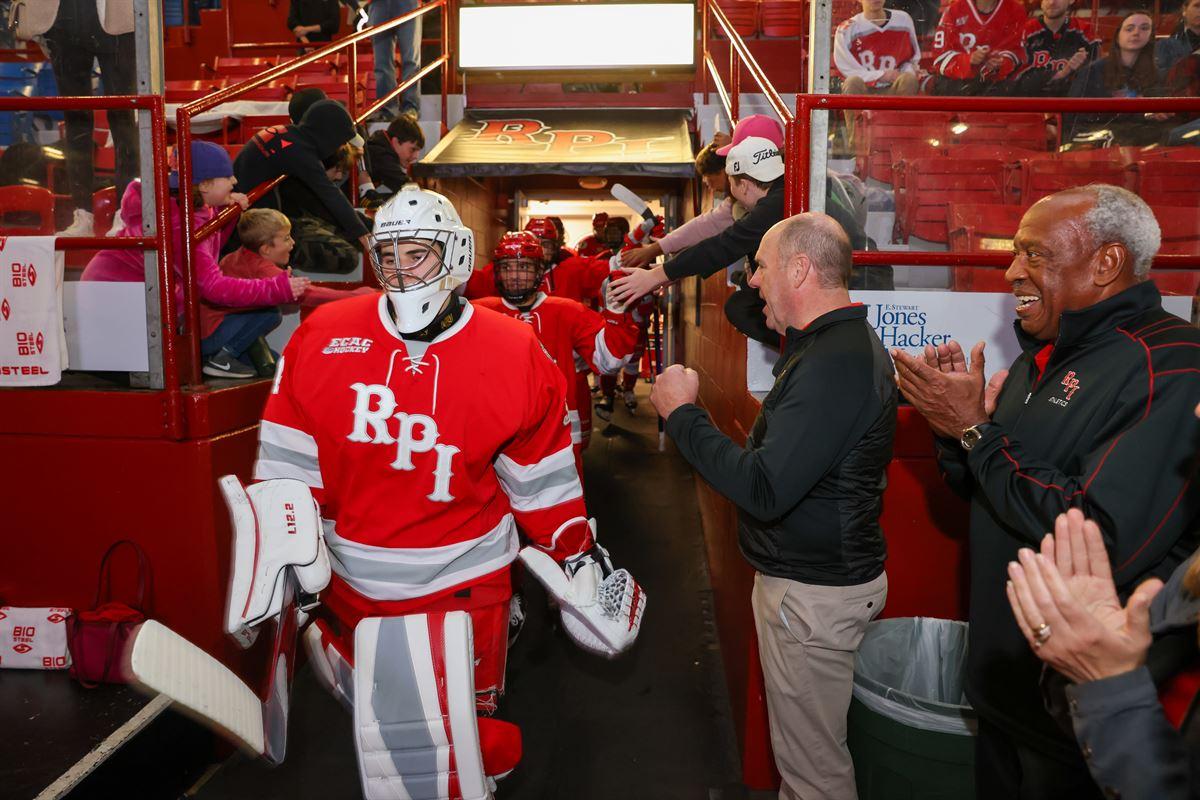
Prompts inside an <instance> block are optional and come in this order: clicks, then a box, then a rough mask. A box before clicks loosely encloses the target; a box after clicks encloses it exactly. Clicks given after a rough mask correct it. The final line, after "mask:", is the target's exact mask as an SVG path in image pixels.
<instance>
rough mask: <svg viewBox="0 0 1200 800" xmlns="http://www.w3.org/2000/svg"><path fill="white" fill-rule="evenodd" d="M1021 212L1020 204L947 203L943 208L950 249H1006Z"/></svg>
mask: <svg viewBox="0 0 1200 800" xmlns="http://www.w3.org/2000/svg"><path fill="white" fill-rule="evenodd" d="M1025 211H1026V208H1025V207H1024V206H1014V205H1002V204H997V203H951V204H950V205H948V206H947V207H946V227H947V230H948V240H949V244H950V250H951V251H953V252H956V253H970V252H988V251H995V250H1000V251H1004V252H1007V251H1008V249H1009V248H1010V247H1012V239H1013V237H1014V236H1016V234H1017V227H1018V226H1019V225H1020V224H1021V217H1022V216H1024V215H1025Z"/></svg>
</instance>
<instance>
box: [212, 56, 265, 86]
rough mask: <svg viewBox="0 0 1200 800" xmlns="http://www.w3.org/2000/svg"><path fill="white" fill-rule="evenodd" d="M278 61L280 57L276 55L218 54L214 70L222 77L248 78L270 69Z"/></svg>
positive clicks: (214, 60)
mask: <svg viewBox="0 0 1200 800" xmlns="http://www.w3.org/2000/svg"><path fill="white" fill-rule="evenodd" d="M278 63H279V59H278V58H276V57H274V56H271V57H267V58H241V57H238V56H217V57H216V58H215V59H213V65H212V71H213V73H214V74H216V75H217V76H219V77H222V78H234V79H237V80H245V79H246V78H250V77H253V76H255V75H260V74H262V73H263V72H266V71H267V70H268V69H270V68H271V67H273V66H275V65H276V64H278Z"/></svg>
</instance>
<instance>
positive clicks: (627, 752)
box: [189, 384, 773, 800]
mask: <svg viewBox="0 0 1200 800" xmlns="http://www.w3.org/2000/svg"><path fill="white" fill-rule="evenodd" d="M638 393H639V395H640V396H641V405H640V407H639V408H638V410H637V412H636V413H635V414H634V415H630V414H628V413H627V412H626V410H625V409H624V408H623V407H621V406H620V404H618V409H617V411H616V414H615V417H614V420H613V422H612V423H605V422H603V421H600V420H595V426H596V430H595V432H594V434H593V437H592V444H591V447H590V448H589V450H588V451H587V453H586V456H585V479H586V484H585V485H586V489H587V497H588V502H589V509H590V513H592V514H593V515H594V516H595V517H596V518H597V520H598V524H599V538H600V541H601V542H603V543H604V544H605V546H606V547H608V549H609V550H610V552H611V553H612V557H613V560H614V562H615V563H616V564H617V565H618V566H624V567H627V568H629V570H630V571H631V572H632V573H633V574H634V575H635V576H636V577H637V578H638V580H639V581H640V582H641V583H642V585H643V586H644V587H645V589H646V591H647V595H648V603H647V611H646V616H645V619H644V622H643V627H642V633H641V637H640V639H639V641H638V644H637V646H636V648H635V650H634V651H633V652H631V653H629V654H626V655H625V656H624V657H622V658H620V659H618V660H616V661H611V662H610V661H604V660H602V659H598V658H596V657H593V656H590V655H588V654H586V653H583V652H582V651H580V650H578V649H577V648H576V647H574V646H573V645H572V644H571V643H570V642H569V641H568V640H567V639H566V638H565V637H564V636H563V635H562V633H561V632H560V631H559V630H558V629H557V626H556V625H555V624H554V619H552V618H551V616H550V614H549V613H548V611H547V608H546V604H545V600H544V597H545V595H544V594H543V593H542V591H541V587H540V586H537V585H530V586H528V587H527V595H526V596H527V600H528V605H529V609H530V615H529V620H528V622H527V624H526V627H525V630H524V632H523V633H522V635H521V638H520V640H518V642H517V643H516V645H515V646H514V647H513V649H512V651H511V652H510V654H509V667H508V687H507V694H506V696H505V699H504V700H503V701H502V703H501V708H500V712H499V716H501V717H503V718H505V719H508V720H511V721H513V722H516V723H517V724H519V725H520V726H521V728H522V731H523V734H524V753H525V754H524V758H523V760H522V762H521V764H520V766H519V767H518V768H517V769H516V770H515V771H514V773H513V774H512V775H510V776H509V777H508V778H507V779H505V780H504V781H503V782H502V783H501V784H500V789H499V792H498V793H497V796H498V797H499V798H502V800H535V799H536V800H542V799H545V800H560V799H563V800H565V799H566V798H570V799H571V800H600V798H606V799H608V798H629V800H642V799H643V798H644V799H645V800H675V799H676V798H678V800H730V799H731V798H739V799H741V798H746V797H748V796H749V795H747V793H746V791H745V789H744V787H742V785H741V784H740V782H739V774H740V773H739V768H738V755H737V748H736V742H735V739H734V733H733V726H732V723H731V721H730V715H729V705H728V698H727V696H726V690H725V682H724V676H723V673H722V670H721V661H720V649H719V643H718V641H717V638H716V630H715V626H714V623H713V616H712V606H711V587H710V586H709V579H708V569H707V564H706V561H705V556H704V547H703V540H702V537H701V532H700V517H699V513H698V511H697V508H696V498H695V490H694V486H693V478H692V473H691V470H690V469H689V468H688V467H687V465H686V464H685V463H684V462H683V460H682V459H681V458H680V457H679V455H678V454H677V453H676V452H675V451H674V448H673V447H672V446H671V444H670V443H669V442H668V443H667V450H666V452H665V453H660V452H658V436H657V430H656V426H655V417H654V413H653V409H652V408H651V407H650V404H649V402H648V401H647V399H646V398H647V394H648V387H647V386H646V385H645V384H641V385H639V387H638ZM189 795H190V796H193V797H198V798H201V799H202V800H209V799H210V798H212V799H214V800H215V798H222V800H243V799H244V800H274V799H275V798H279V799H280V800H284V799H285V798H286V800H300V799H303V798H322V799H324V798H353V797H358V796H359V784H358V775H357V771H356V768H355V762H354V753H353V750H352V746H351V737H350V719H349V715H347V714H346V713H345V712H344V711H343V710H342V708H341V707H340V706H339V705H338V704H337V703H336V702H335V701H334V700H333V699H332V698H330V697H328V696H327V695H326V694H325V693H324V692H323V691H322V690H321V689H320V688H319V687H318V686H317V685H316V684H315V682H314V681H313V680H312V677H311V675H309V674H307V672H305V673H302V674H301V675H300V677H299V679H298V681H297V685H296V687H295V691H294V696H293V713H292V720H291V732H290V736H289V742H288V758H287V761H286V762H285V763H284V765H283V766H281V767H279V768H277V769H269V768H267V767H266V766H265V765H263V764H261V763H258V762H250V761H247V760H245V759H244V758H242V757H241V756H235V757H234V758H233V759H231V760H230V761H228V762H226V763H225V764H224V765H223V766H222V767H221V768H220V769H219V770H216V771H215V772H214V773H213V774H212V775H211V776H210V777H209V778H208V779H207V780H206V781H204V782H203V784H202V785H200V786H197V787H194V788H193V790H192V792H189ZM754 796H756V797H765V796H768V795H759V794H756V795H754ZM769 796H773V794H772V795H769Z"/></svg>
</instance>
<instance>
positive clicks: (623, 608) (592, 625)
mask: <svg viewBox="0 0 1200 800" xmlns="http://www.w3.org/2000/svg"><path fill="white" fill-rule="evenodd" d="M590 522H591V524H592V531H593V533H594V532H595V522H594V521H590ZM594 552H595V553H596V555H597V556H598V557H599V558H600V559H601V560H602V561H603V565H602V564H601V562H600V561H597V560H596V558H595V557H593V556H592V555H591V553H590V552H589V554H585V555H583V556H579V557H577V559H575V560H574V562H575V563H573V564H572V571H571V573H570V574H568V572H565V571H564V570H563V567H562V566H560V565H559V564H558V562H556V561H555V560H554V559H553V558H551V557H550V556H549V555H548V554H546V552H545V551H543V550H539V549H538V548H536V547H525V548H522V550H521V552H520V553H519V554H518V558H520V559H521V563H523V564H524V565H525V566H526V567H527V568H528V569H529V571H530V573H531V574H532V575H533V576H534V577H535V578H537V580H538V582H539V583H541V584H542V585H543V586H545V587H546V590H547V591H548V592H549V593H550V595H551V596H552V597H553V598H554V599H555V600H556V601H558V604H559V608H560V615H561V617H562V623H563V630H564V631H566V633H567V635H568V636H570V637H571V639H573V640H574V642H575V644H577V645H579V646H580V647H581V648H583V649H584V650H587V651H588V652H591V653H595V654H596V655H600V656H604V657H605V658H615V657H617V656H619V655H620V654H621V653H624V652H625V651H626V650H628V649H629V648H631V647H633V643H634V642H635V641H637V636H638V632H639V631H640V630H641V628H642V614H644V613H645V611H646V593H645V591H643V590H642V587H641V586H640V585H638V582H637V581H635V580H634V579H633V576H632V575H630V574H629V572H628V571H627V570H624V569H618V570H613V569H612V564H611V563H609V561H608V553H607V551H605V550H604V548H602V547H600V546H599V545H596V546H595V548H594ZM606 572H607V573H608V575H607V576H606V575H605V573H606Z"/></svg>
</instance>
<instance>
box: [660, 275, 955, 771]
mask: <svg viewBox="0 0 1200 800" xmlns="http://www.w3.org/2000/svg"><path fill="white" fill-rule="evenodd" d="M721 276H723V273H721ZM721 276H714V277H712V278H710V279H709V280H708V281H706V282H704V283H703V285H701V286H700V287H699V289H697V281H696V280H695V279H688V280H687V281H685V284H684V287H683V299H682V304H681V310H682V314H681V316H682V325H683V332H682V333H683V336H682V338H683V342H684V358H683V361H684V363H686V364H687V365H688V366H690V367H693V368H694V369H696V370H697V371H698V372H699V373H700V396H701V401H702V402H703V404H704V406H705V408H707V409H708V411H709V413H710V414H711V415H712V418H713V421H714V422H715V423H716V424H717V425H718V426H719V427H720V428H721V429H722V430H723V431H724V432H725V433H726V434H728V435H729V436H731V437H732V438H734V439H735V440H736V441H739V442H743V441H745V439H746V434H747V431H749V430H750V428H751V426H752V424H753V422H754V418H755V416H757V414H758V408H759V404H758V401H757V400H756V399H755V398H754V397H753V396H752V395H750V394H749V392H747V391H746V340H745V337H743V336H742V335H741V334H740V333H738V332H737V331H736V330H735V329H734V328H733V327H732V326H731V325H729V323H728V322H727V321H726V320H725V315H724V310H723V308H724V303H725V299H726V297H728V295H729V292H730V291H731V290H730V289H729V288H728V287H726V286H725V283H724V281H723V280H722V279H721ZM697 292H699V301H700V306H699V313H700V317H699V324H697V320H696V300H697ZM696 487H697V489H696V492H697V497H698V500H699V505H700V512H701V517H702V519H703V522H704V537H705V544H706V548H707V552H708V562H709V570H710V572H711V577H712V585H713V594H714V598H715V605H716V617H717V627H718V631H719V634H720V637H721V652H722V657H723V659H724V666H725V675H726V681H727V683H728V686H729V695H730V702H731V704H732V708H733V716H734V722H735V725H736V726H737V733H738V740H739V743H740V744H741V747H742V771H743V780H744V781H745V783H746V784H747V785H748V786H750V787H751V788H754V789H770V788H773V787H775V786H777V785H778V782H779V777H778V774H777V773H776V772H775V767H774V762H773V760H772V755H771V745H770V737H769V733H768V729H767V716H766V699H765V696H764V695H763V682H762V670H761V667H760V666H759V662H758V649H757V643H756V639H755V633H754V621H753V617H752V615H751V612H750V590H751V588H752V587H753V581H754V573H753V570H751V569H750V567H749V565H747V564H746V562H745V560H744V559H743V558H742V556H741V553H740V552H739V551H738V546H737V518H736V509H735V508H734V507H733V505H732V504H731V503H729V502H728V501H727V500H725V499H724V498H723V497H721V496H720V495H718V494H717V493H716V492H714V491H713V490H712V489H711V488H710V487H709V486H708V485H707V484H705V483H704V482H703V481H702V480H700V479H697V481H696ZM882 524H883V529H884V533H885V535H886V537H887V542H888V561H887V572H888V600H887V607H886V608H885V609H884V612H883V616H885V617H901V616H931V617H943V618H949V619H965V618H966V580H967V572H966V568H965V557H966V549H965V536H966V530H967V506H966V503H965V502H964V501H962V500H961V499H959V498H958V497H956V496H954V495H953V494H952V493H951V492H950V491H949V490H948V489H947V488H946V487H945V485H944V484H943V483H942V481H941V479H940V477H939V475H938V471H937V465H936V463H935V461H934V458H933V444H932V439H931V437H930V434H929V429H928V427H927V426H926V425H925V422H924V420H923V419H922V418H921V417H920V415H918V414H916V413H914V412H913V410H912V409H911V408H909V407H902V408H901V409H900V418H899V425H898V428H897V432H896V447H895V458H894V460H893V461H892V464H891V467H890V468H889V469H888V488H887V492H886V494H885V495H884V512H883V518H882Z"/></svg>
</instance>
